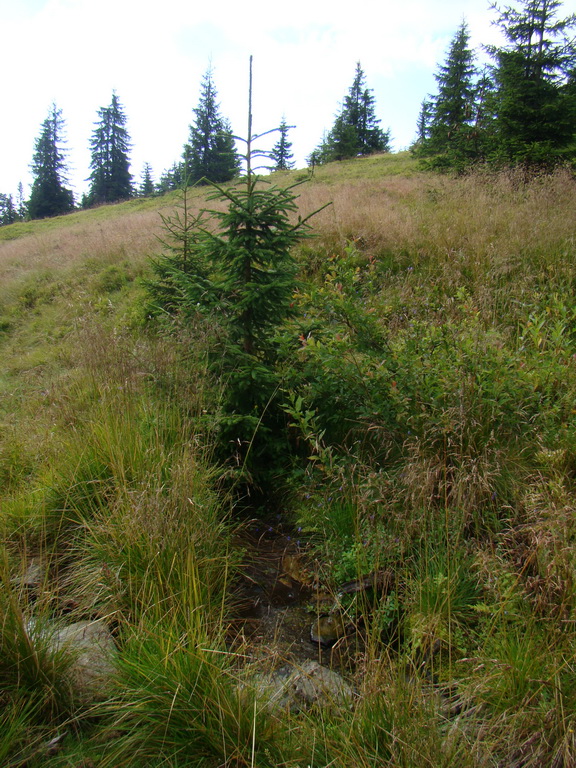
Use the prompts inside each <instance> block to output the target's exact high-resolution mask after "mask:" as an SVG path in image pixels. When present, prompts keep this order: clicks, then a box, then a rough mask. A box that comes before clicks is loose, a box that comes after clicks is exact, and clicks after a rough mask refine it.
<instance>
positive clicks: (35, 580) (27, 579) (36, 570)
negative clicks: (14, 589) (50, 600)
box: [12, 557, 48, 591]
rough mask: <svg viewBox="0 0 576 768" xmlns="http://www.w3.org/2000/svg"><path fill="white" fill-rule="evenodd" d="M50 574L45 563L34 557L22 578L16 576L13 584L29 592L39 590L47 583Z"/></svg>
mask: <svg viewBox="0 0 576 768" xmlns="http://www.w3.org/2000/svg"><path fill="white" fill-rule="evenodd" d="M47 572H48V569H47V566H46V563H45V561H43V560H41V559H40V558H37V557H33V558H31V559H30V561H29V562H28V563H27V565H26V570H25V571H24V573H22V575H21V576H14V578H13V579H12V583H13V584H15V585H16V586H18V587H24V588H25V589H27V590H31V591H32V590H38V589H39V588H40V587H41V586H42V584H44V583H45V581H46V574H47Z"/></svg>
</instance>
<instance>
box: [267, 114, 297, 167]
mask: <svg viewBox="0 0 576 768" xmlns="http://www.w3.org/2000/svg"><path fill="white" fill-rule="evenodd" d="M278 130H279V131H280V137H279V138H278V141H277V142H276V144H275V145H274V147H273V148H272V151H271V152H270V159H271V160H272V161H273V162H274V165H273V166H272V170H274V171H288V170H290V169H291V168H294V162H293V157H294V155H293V154H292V152H291V149H292V143H291V142H290V141H288V131H289V130H290V126H289V125H287V124H286V118H285V117H283V118H282V121H281V123H280V127H279V129H278Z"/></svg>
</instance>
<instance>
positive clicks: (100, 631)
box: [53, 620, 116, 704]
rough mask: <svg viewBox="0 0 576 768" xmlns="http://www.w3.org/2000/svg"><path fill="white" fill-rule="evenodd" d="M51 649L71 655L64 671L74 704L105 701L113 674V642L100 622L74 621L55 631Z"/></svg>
mask: <svg viewBox="0 0 576 768" xmlns="http://www.w3.org/2000/svg"><path fill="white" fill-rule="evenodd" d="M53 643H54V648H55V650H56V649H58V650H59V649H66V650H68V651H70V653H71V655H72V663H71V665H70V668H69V670H68V675H69V680H70V684H71V686H72V689H73V691H74V693H75V694H76V696H77V698H78V701H79V702H80V703H82V704H88V703H90V702H92V701H95V700H98V699H102V698H105V697H106V695H107V692H108V689H109V682H110V679H111V677H112V675H113V674H114V664H113V657H114V654H115V651H116V646H115V644H114V638H113V637H112V635H111V634H110V630H109V629H108V628H107V626H106V624H105V623H104V622H103V621H102V620H99V621H78V622H76V623H75V624H70V625H69V626H67V627H64V628H62V629H60V630H58V631H57V632H56V633H55V635H54V639H53Z"/></svg>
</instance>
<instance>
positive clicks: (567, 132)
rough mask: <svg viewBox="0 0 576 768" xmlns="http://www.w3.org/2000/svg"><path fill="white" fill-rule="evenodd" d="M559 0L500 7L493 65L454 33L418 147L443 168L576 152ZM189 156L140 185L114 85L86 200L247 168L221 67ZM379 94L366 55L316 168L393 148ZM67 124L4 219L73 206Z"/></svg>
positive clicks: (0, 219)
mask: <svg viewBox="0 0 576 768" xmlns="http://www.w3.org/2000/svg"><path fill="white" fill-rule="evenodd" d="M561 6H562V3H561V1H560V0H517V2H516V4H515V6H505V7H500V6H498V5H496V4H493V5H492V6H491V9H492V10H493V11H494V12H495V14H496V20H495V23H496V24H497V25H498V26H499V27H500V28H501V30H502V32H503V35H504V39H505V43H504V45H502V46H501V47H496V46H485V47H484V50H486V51H487V52H488V53H489V55H490V58H491V62H492V63H490V64H487V65H486V66H484V67H483V68H479V67H478V66H477V65H476V60H477V53H476V52H475V51H473V50H472V49H471V47H470V35H469V32H468V27H467V24H466V22H465V21H463V22H462V24H461V25H460V27H459V28H458V30H457V32H456V34H455V35H454V37H453V39H452V41H451V44H450V47H449V50H448V52H447V56H446V60H445V62H444V63H443V64H442V65H440V66H439V67H438V70H437V72H436V75H435V78H436V82H437V86H438V89H437V93H436V94H434V95H430V96H428V97H427V98H426V99H425V100H424V101H423V102H422V107H421V110H420V115H419V117H418V123H417V138H416V140H415V142H414V144H413V146H412V151H413V153H414V154H415V155H417V156H418V157H421V158H423V159H424V161H425V162H426V163H427V164H428V165H430V166H431V167H433V168H456V169H457V170H460V169H463V168H465V167H467V166H469V165H470V164H471V163H476V162H489V163H493V164H499V165H509V164H523V165H525V166H537V167H550V166H553V165H555V164H557V163H560V162H566V161H574V159H575V157H576V42H575V40H574V38H573V37H570V35H571V34H573V31H574V29H575V28H576V15H575V14H572V15H570V16H568V17H565V18H561V17H560V9H561ZM193 114H194V119H193V122H192V124H191V125H190V130H189V138H188V141H187V143H186V144H185V146H184V148H183V152H182V156H181V158H180V160H178V161H177V162H175V163H174V164H173V165H172V167H171V168H169V169H168V170H165V171H164V172H163V173H162V175H161V176H160V179H159V181H158V182H155V181H154V179H153V174H152V169H151V167H150V165H149V164H146V165H145V166H144V171H143V175H142V181H141V184H140V185H139V186H136V185H135V184H134V181H133V178H132V175H131V173H130V162H129V152H130V137H129V135H128V132H127V130H126V117H125V114H124V111H123V108H122V105H121V104H120V102H119V100H118V97H117V96H116V94H115V93H114V94H113V96H112V101H111V103H110V105H109V106H108V107H103V108H101V109H99V110H98V122H97V123H96V124H95V127H94V131H93V133H92V137H91V140H90V149H91V163H90V176H89V181H90V188H89V191H88V193H87V194H86V195H85V196H84V197H83V199H82V201H81V204H82V206H85V207H89V206H93V205H99V204H102V203H113V202H118V201H119V200H124V199H127V198H130V197H132V196H134V195H152V194H162V193H164V192H167V191H169V190H172V189H175V188H180V187H182V186H183V185H190V184H196V183H201V182H202V180H209V181H212V182H215V183H222V182H226V181H229V180H230V179H233V178H234V177H235V176H237V175H238V174H239V172H240V157H239V155H238V153H237V151H236V147H235V137H234V135H233V133H232V129H231V126H230V122H229V121H228V120H227V119H225V118H224V117H223V116H222V115H221V112H220V105H219V104H218V97H217V92H216V88H215V85H214V80H213V74H212V70H211V69H209V70H208V71H207V72H206V73H205V75H204V76H203V79H202V82H201V88H200V98H199V102H198V106H197V107H196V108H195V109H194V110H193ZM379 123H380V120H379V119H377V117H376V108H375V99H374V96H373V94H372V90H371V89H369V88H367V87H366V77H365V74H364V72H363V71H362V67H361V65H360V62H358V63H357V65H356V71H355V75H354V80H353V82H352V85H351V86H350V88H349V90H348V92H347V94H346V96H345V98H344V100H343V102H342V104H341V106H340V109H339V111H338V113H337V114H336V117H335V120H334V124H333V126H332V128H331V129H330V130H329V131H328V132H327V133H325V135H324V136H323V138H322V140H321V142H320V143H319V145H318V146H317V147H316V148H315V149H314V150H313V151H312V153H311V154H310V156H309V158H308V163H309V165H311V166H314V165H317V164H321V163H325V162H330V161H334V160H343V159H345V158H350V157H356V156H365V155H370V154H373V153H375V152H387V151H389V150H390V131H384V130H382V129H381V128H380V127H379ZM289 130H290V126H288V125H287V123H286V120H285V118H283V119H282V122H281V125H280V128H279V132H280V137H279V139H278V141H277V143H276V144H275V146H274V148H273V149H272V151H271V152H270V153H269V157H270V163H271V165H270V166H269V168H270V169H271V170H286V169H290V168H292V167H293V160H292V158H293V155H292V152H291V143H290V141H289V140H288V131H289ZM63 143H64V120H63V117H62V113H61V110H59V109H58V108H57V107H56V106H55V105H52V107H51V109H50V112H49V114H48V117H47V118H46V120H45V121H44V122H43V123H42V127H41V131H40V134H39V137H38V139H37V140H36V143H35V149H34V155H33V158H32V164H31V168H32V173H33V184H32V190H31V194H30V198H29V200H27V201H25V200H24V199H23V195H22V191H21V190H20V193H19V196H18V200H17V201H16V202H15V201H14V199H13V197H12V196H11V195H3V194H2V195H0V224H9V223H12V222H13V221H17V220H18V219H20V218H25V217H29V218H44V217H47V216H55V215H57V214H61V213H66V212H68V211H70V210H72V209H73V208H74V206H75V201H74V196H73V194H72V191H71V190H70V189H68V186H67V185H68V181H67V178H66V153H65V150H64V149H63Z"/></svg>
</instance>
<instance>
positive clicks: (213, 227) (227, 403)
mask: <svg viewBox="0 0 576 768" xmlns="http://www.w3.org/2000/svg"><path fill="white" fill-rule="evenodd" d="M251 97H252V67H251V66H250V90H249V108H248V139H247V140H245V143H246V153H245V155H244V160H245V162H246V175H245V177H244V178H243V179H242V181H241V182H239V184H238V185H235V186H234V187H228V186H221V185H219V184H216V183H214V182H211V187H212V194H211V195H210V197H209V199H210V200H215V201H217V202H218V204H219V205H218V209H217V210H206V211H202V212H201V213H200V214H199V215H198V216H194V215H193V214H191V213H190V210H189V207H188V201H187V196H186V189H184V190H183V192H182V204H181V206H180V209H179V210H178V211H177V213H176V214H175V215H173V216H171V217H168V218H165V219H163V221H164V229H165V233H166V239H165V246H166V250H167V252H166V253H165V254H164V255H163V256H161V257H160V258H158V259H157V260H156V261H155V262H154V264H153V269H154V273H155V279H154V280H153V281H151V282H150V283H149V284H148V287H149V290H150V292H151V295H152V297H153V301H154V305H155V306H154V308H153V311H154V309H155V311H156V312H158V308H160V309H161V310H165V311H168V312H170V313H172V312H177V313H179V314H180V316H181V317H184V318H188V319H193V320H195V321H197V320H198V318H199V317H201V316H202V315H204V316H205V317H206V319H207V321H208V322H209V323H210V324H211V325H218V326H219V329H220V333H219V336H220V344H221V346H220V347H219V348H218V349H217V350H214V351H213V353H212V355H211V359H212V366H213V370H214V372H217V373H218V374H219V375H220V376H224V377H225V378H226V383H227V385H226V389H225V392H224V395H223V401H222V403H221V411H222V412H221V415H220V420H219V421H220V423H219V427H220V429H219V448H220V451H221V458H223V459H227V460H228V461H229V462H230V463H229V471H230V475H232V473H234V474H236V473H237V472H239V473H240V477H239V478H238V479H239V480H240V481H241V482H242V483H243V484H244V488H245V489H249V488H251V489H252V490H254V488H255V486H256V485H259V486H260V487H265V486H266V484H267V483H266V482H265V481H269V480H270V474H271V472H273V471H274V470H276V471H277V470H278V466H279V462H282V461H284V462H285V460H286V457H287V454H288V442H287V435H286V431H285V419H284V413H283V411H282V409H281V408H280V402H281V401H280V397H281V380H280V379H279V377H278V374H277V372H276V371H275V368H274V366H275V363H276V355H277V346H276V344H275V340H274V333H275V331H276V329H277V328H278V326H279V324H280V323H281V322H282V321H283V320H284V319H286V318H287V317H288V316H289V315H290V313H291V311H292V310H291V306H292V302H293V296H294V290H295V287H296V270H297V265H296V262H295V259H294V256H293V253H292V249H293V246H294V245H295V244H296V243H297V242H298V241H299V240H300V239H301V238H302V237H305V236H306V235H307V234H308V229H309V226H308V224H307V220H308V218H309V217H306V218H304V219H303V218H301V217H300V216H298V207H297V204H296V199H297V198H296V195H295V194H294V192H293V190H294V188H295V187H296V186H297V184H294V185H292V186H289V187H288V188H286V189H282V188H278V187H276V186H269V185H268V184H267V183H266V182H265V181H262V180H260V179H258V177H257V176H256V175H255V173H254V171H253V169H252V160H254V159H255V158H258V157H261V156H262V154H263V153H262V152H260V151H258V150H256V149H253V142H254V141H256V140H257V139H258V138H260V136H262V135H263V134H260V136H255V135H254V134H253V133H252V98H251ZM299 183H301V182H299ZM231 454H232V456H231Z"/></svg>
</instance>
